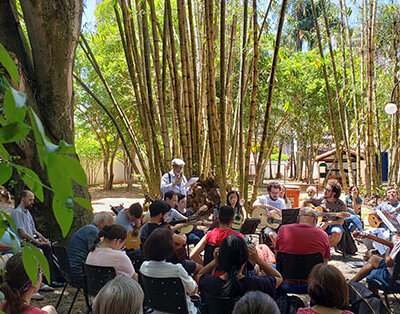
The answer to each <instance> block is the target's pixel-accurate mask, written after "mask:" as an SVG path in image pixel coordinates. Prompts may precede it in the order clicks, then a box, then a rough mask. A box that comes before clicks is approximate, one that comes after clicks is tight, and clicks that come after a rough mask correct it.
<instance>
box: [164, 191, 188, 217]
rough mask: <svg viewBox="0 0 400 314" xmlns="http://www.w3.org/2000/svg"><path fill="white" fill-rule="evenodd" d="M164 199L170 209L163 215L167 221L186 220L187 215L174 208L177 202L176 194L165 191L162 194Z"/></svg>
mask: <svg viewBox="0 0 400 314" xmlns="http://www.w3.org/2000/svg"><path fill="white" fill-rule="evenodd" d="M164 201H166V202H167V203H168V204H169V206H170V207H171V209H170V210H169V212H168V214H167V215H166V216H165V221H166V222H168V223H171V222H175V221H182V220H187V217H186V216H185V215H183V214H181V213H180V212H179V211H178V210H176V208H175V207H176V206H177V204H178V194H176V193H174V192H171V191H170V192H167V193H165V194H164Z"/></svg>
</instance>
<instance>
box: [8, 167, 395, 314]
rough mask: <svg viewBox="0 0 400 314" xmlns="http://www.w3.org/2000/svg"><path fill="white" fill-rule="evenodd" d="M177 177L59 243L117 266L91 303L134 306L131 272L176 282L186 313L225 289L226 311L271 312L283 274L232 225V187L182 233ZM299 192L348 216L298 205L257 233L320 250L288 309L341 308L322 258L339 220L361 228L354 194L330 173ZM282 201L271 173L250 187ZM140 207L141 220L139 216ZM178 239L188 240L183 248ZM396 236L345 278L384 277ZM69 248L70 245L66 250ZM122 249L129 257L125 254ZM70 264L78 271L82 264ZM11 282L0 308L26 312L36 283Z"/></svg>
mask: <svg viewBox="0 0 400 314" xmlns="http://www.w3.org/2000/svg"><path fill="white" fill-rule="evenodd" d="M173 166H174V169H175V168H177V169H178V168H179V169H178V170H180V171H181V170H182V163H180V162H179V161H175V164H174V165H173ZM182 178H183V177H182V175H180V174H179V173H178V172H177V171H174V172H173V175H171V174H170V175H169V176H164V177H163V182H164V181H165V182H164V183H162V184H164V188H163V194H164V195H163V198H164V199H163V200H155V201H153V202H152V203H151V204H150V207H149V210H148V212H147V213H145V214H143V215H142V213H143V208H142V207H141V205H140V204H138V203H135V204H133V205H132V206H130V207H129V208H127V209H122V210H121V211H120V212H119V214H118V215H117V219H116V220H115V222H113V218H112V216H111V215H110V214H105V213H101V214H97V215H96V216H95V218H94V220H93V223H92V224H90V225H87V226H84V227H82V228H81V229H80V230H78V231H77V232H76V233H75V234H74V235H73V236H72V240H71V242H70V244H69V247H68V253H69V258H70V262H71V266H81V265H82V263H83V262H85V263H86V264H88V265H94V266H109V267H113V268H114V269H115V271H116V274H117V277H116V278H115V279H113V280H111V281H110V282H108V283H107V284H106V285H105V286H104V287H103V288H102V289H101V290H100V292H99V294H98V296H97V297H96V298H95V299H94V303H93V312H94V313H101V314H103V313H104V314H106V313H110V312H111V310H110V309H113V310H112V312H114V313H115V312H121V313H141V312H142V310H143V308H142V304H143V300H144V298H145V296H146V295H145V292H144V290H142V288H141V286H140V284H141V282H140V280H139V279H140V274H141V275H143V276H147V277H151V278H157V279H160V278H177V279H179V280H180V281H181V282H182V285H183V289H184V293H185V300H186V306H187V309H188V312H189V313H199V312H200V311H201V308H200V307H199V304H198V302H194V301H193V300H194V299H193V300H192V298H191V297H193V295H196V296H200V298H201V299H202V301H204V296H205V295H209V296H212V297H215V298H216V299H217V300H218V298H229V299H231V300H232V302H233V303H236V305H235V307H234V308H233V307H232V309H233V313H261V312H262V313H279V310H278V307H277V305H276V304H275V301H274V300H276V298H277V297H278V296H280V295H282V291H283V288H282V287H283V286H284V285H285V284H286V283H287V282H285V281H284V278H283V277H282V275H281V273H280V272H279V271H278V270H277V269H276V267H275V265H272V264H270V263H269V262H268V260H267V259H266V258H264V256H262V254H260V253H259V252H260V250H257V247H256V246H255V245H254V244H252V243H251V241H249V239H248V238H247V237H245V236H244V235H243V234H242V233H240V232H239V230H240V226H241V224H242V223H243V220H244V218H245V217H246V216H247V213H246V210H245V208H244V207H243V201H242V200H241V199H240V196H239V193H238V192H237V191H230V192H229V193H227V194H228V195H227V202H226V204H227V205H226V206H221V207H219V208H218V210H217V216H216V217H215V220H216V222H217V224H216V226H214V227H213V228H210V229H207V228H206V226H197V228H196V227H195V228H194V229H193V231H191V232H190V233H188V234H183V233H181V232H180V230H181V229H182V227H185V226H187V225H188V224H190V222H189V221H188V218H189V217H191V216H192V215H193V214H194V212H193V211H192V210H191V209H189V208H187V203H186V196H187V194H188V193H190V189H186V188H184V186H183V185H182V182H183V181H184V180H183V179H182ZM185 180H186V179H185ZM176 182H177V183H176ZM175 183H176V184H175ZM169 187H170V188H171V189H169ZM175 187H179V188H180V189H179V192H182V193H177V192H175V191H174V189H173V188H175ZM307 192H308V193H307V194H308V195H309V198H308V199H307V200H306V201H305V204H307V205H314V206H319V205H321V206H322V207H324V209H325V210H326V211H328V212H330V213H335V212H342V211H349V212H351V215H352V216H354V217H355V218H357V219H358V221H357V220H356V219H355V218H352V219H349V220H348V221H346V220H345V219H342V218H341V217H333V218H332V217H331V216H329V218H326V219H325V220H324V222H323V223H322V224H318V223H317V217H318V214H317V212H316V211H315V209H314V208H302V209H301V210H300V211H299V215H298V218H297V222H296V223H293V224H289V225H283V226H280V227H279V228H277V229H268V228H265V229H264V230H263V232H264V233H265V234H266V235H268V236H269V238H270V239H271V240H272V243H273V245H274V249H275V253H278V252H282V253H290V254H312V253H320V254H321V262H322V263H321V264H317V265H316V266H315V267H314V268H313V270H312V271H311V273H310V277H309V280H306V281H305V286H303V288H304V291H302V292H301V293H308V294H309V296H310V298H311V307H310V308H302V309H299V312H298V313H327V311H329V313H351V312H349V311H343V308H344V307H345V306H346V305H347V303H348V287H347V283H346V281H345V279H344V277H343V275H342V274H341V272H340V271H339V270H338V269H336V268H335V267H333V266H331V265H328V261H329V259H330V257H331V250H330V247H331V246H333V245H335V244H337V243H338V241H340V239H341V237H342V233H343V227H342V224H343V223H347V224H349V225H351V224H353V225H354V228H356V229H359V230H361V231H362V230H363V229H362V228H363V227H362V225H361V226H360V224H359V213H360V209H361V207H360V205H361V202H362V200H361V198H360V197H359V195H358V188H357V187H352V188H351V194H350V195H348V196H347V197H346V202H345V203H344V202H342V201H341V200H340V199H339V196H340V194H341V186H340V184H339V183H338V182H337V181H328V183H327V185H326V187H325V189H324V193H323V195H322V197H319V198H318V197H315V189H314V187H311V186H310V187H309V188H308V189H307ZM387 194H388V203H387V204H386V205H382V206H381V207H380V208H381V209H383V210H385V209H387V210H388V211H389V212H390V213H391V214H393V215H394V214H395V210H392V209H393V208H397V207H398V206H397V207H395V206H396V204H397V205H398V203H399V202H398V199H397V191H396V190H393V189H391V188H389V189H388V193H387ZM291 206H292V204H291V203H290V200H289V199H288V198H287V195H286V190H285V188H284V187H283V186H281V185H280V184H279V183H277V182H272V183H270V184H269V185H268V194H267V195H262V196H260V197H259V198H258V199H257V200H256V201H255V203H254V204H253V207H259V208H263V209H265V211H266V212H267V213H268V214H269V213H278V214H279V215H280V216H282V211H284V210H286V209H289V208H290V207H291ZM385 206H386V207H385ZM144 216H145V217H146V220H147V221H146V223H144V222H143V220H142V218H143V217H144ZM352 216H351V217H352ZM209 220H211V217H210V218H209ZM177 221H178V223H176V222H177ZM352 229H353V227H352ZM378 231H379V232H380V231H381V230H378ZM383 232H386V230H383V231H382V233H383ZM134 233H135V234H136V236H137V238H138V239H139V240H140V241H139V242H138V243H139V246H138V247H135V248H134V249H132V248H127V247H128V245H126V240H127V238H128V235H129V234H131V236H132V234H134ZM22 234H24V233H23V232H22ZM374 234H376V233H374ZM390 239H391V238H390ZM393 240H395V241H397V238H396V237H393ZM135 243H136V242H135ZM188 243H189V244H194V247H193V248H192V249H191V250H190V251H189V252H188V251H187V244H188ZM398 243H400V241H399V242H396V243H395V246H394V248H393V249H392V250H389V251H388V252H387V253H386V256H381V257H378V256H373V257H371V259H370V261H369V262H368V263H367V265H366V266H365V267H363V268H362V269H361V271H360V273H359V274H357V275H356V276H355V277H354V278H352V281H359V280H361V279H363V278H364V277H366V276H369V277H371V276H372V275H376V276H375V277H376V278H378V279H382V278H383V277H385V279H387V281H386V283H387V282H388V280H390V277H388V276H387V274H389V275H391V274H392V272H393V265H394V260H395V258H396V255H397V253H398V251H399V247H400V246H399V244H398ZM89 246H90V249H89ZM126 246H127V247H126ZM207 247H208V248H210V247H211V248H212V251H213V253H211V255H212V256H211V259H209V260H205V257H206V251H207ZM1 248H2V246H0V249H1ZM10 250H11V248H10V246H4V247H3V251H4V252H5V253H11V254H12V253H13V252H9V251H10ZM78 251H79V254H75V253H76V252H78ZM182 251H183V253H182ZM74 252H75V253H74ZM131 253H134V254H133V255H132V254H131ZM75 255H77V256H75ZM137 255H140V256H141V258H142V260H141V262H140V263H135V261H136V256H137ZM14 256H20V254H17V255H14ZM132 256H135V259H134V258H132ZM7 257H8V256H7ZM75 257H77V258H78V259H77V262H76V263H77V264H80V265H75V264H74V265H72V264H73V263H72V260H73V259H74V258H75ZM209 257H210V256H209ZM13 261H14V259H13V257H12V258H11V259H10V260H9V261H8V262H7V264H6V270H7V272H8V271H9V274H12V271H13V270H9V269H8V268H9V267H11V266H10V265H13ZM78 268H79V269H80V272H81V273H80V274H79V275H80V276H81V275H82V272H83V270H82V267H78ZM378 271H379V274H378ZM369 277H368V278H369ZM388 278H389V279H388ZM12 279H13V280H14V278H12ZM24 279H26V278H24ZM22 281H23V280H22ZM11 282H12V280H11V279H10V280H9V281H6V283H5V284H3V286H2V289H5V290H4V291H6V290H7V289H8V288H10V289H11V288H12V289H17V290H18V291H20V299H15V300H14V297H13V294H11V293H8V294H6V293H5V301H4V302H3V303H1V305H0V309H1V308H4V310H5V312H6V313H8V312H10V311H9V306H11V305H12V306H15V304H19V303H20V306H22V309H23V311H25V312H23V313H31V312H28V311H26V310H27V309H31V308H32V307H31V306H29V301H30V300H31V298H30V296H31V295H33V294H34V293H36V292H37V290H38V287H40V284H39V286H37V285H35V286H34V287H33V286H32V285H31V286H30V290H29V294H23V293H25V292H24V291H25V290H24V289H23V290H21V288H20V287H19V286H20V284H19V283H18V284H15V285H14V284H12V283H11ZM303 283H304V282H303ZM6 284H7V285H8V286H7V285H6ZM80 286H81V284H80ZM2 291H3V290H2ZM4 291H3V292H4ZM10 291H11V290H10ZM51 311H53V312H54V309H52V308H50V310H49V313H53V312H51ZM10 313H11V312H10ZM32 313H36V312H33V311H32ZM38 313H40V312H38Z"/></svg>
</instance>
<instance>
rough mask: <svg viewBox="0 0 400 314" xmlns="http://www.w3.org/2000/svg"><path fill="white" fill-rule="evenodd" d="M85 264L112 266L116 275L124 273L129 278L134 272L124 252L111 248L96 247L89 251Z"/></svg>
mask: <svg viewBox="0 0 400 314" xmlns="http://www.w3.org/2000/svg"><path fill="white" fill-rule="evenodd" d="M86 264H88V265H94V266H108V267H114V268H115V272H116V273H117V275H125V276H127V277H129V278H132V276H133V275H134V274H135V269H134V268H133V265H132V262H131V260H130V259H129V257H128V256H127V255H126V253H125V252H124V251H119V250H113V249H111V248H106V247H97V248H96V249H95V250H94V251H92V252H89V254H88V256H87V258H86Z"/></svg>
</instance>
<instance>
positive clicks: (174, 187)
mask: <svg viewBox="0 0 400 314" xmlns="http://www.w3.org/2000/svg"><path fill="white" fill-rule="evenodd" d="M184 165H185V162H184V161H183V160H182V159H179V158H175V159H174V160H172V170H171V171H169V172H167V173H165V174H164V175H163V176H162V177H161V188H160V189H161V193H162V195H163V196H164V195H165V193H167V192H168V191H172V192H175V193H180V194H183V195H187V194H190V193H191V191H192V190H191V187H190V186H186V184H187V182H188V181H187V179H186V177H185V175H184V174H183V173H182V169H183V166H184Z"/></svg>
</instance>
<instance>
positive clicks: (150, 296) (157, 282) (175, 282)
mask: <svg viewBox="0 0 400 314" xmlns="http://www.w3.org/2000/svg"><path fill="white" fill-rule="evenodd" d="M139 283H140V285H141V286H142V289H143V292H144V301H143V307H144V309H145V310H146V311H152V310H156V311H160V312H166V313H174V314H180V313H182V314H186V313H188V307H187V302H186V292H185V288H184V287H183V283H182V280H181V279H180V278H154V277H148V276H145V275H143V274H142V273H140V272H139Z"/></svg>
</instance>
